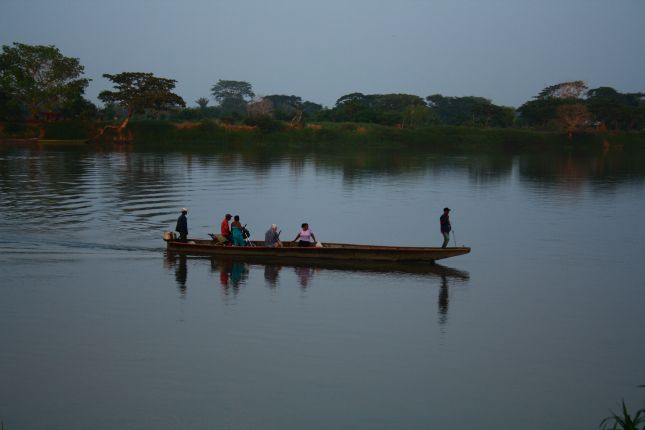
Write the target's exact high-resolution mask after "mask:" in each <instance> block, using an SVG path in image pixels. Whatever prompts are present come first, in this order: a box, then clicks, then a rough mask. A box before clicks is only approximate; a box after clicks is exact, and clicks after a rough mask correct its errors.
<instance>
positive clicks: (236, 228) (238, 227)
mask: <svg viewBox="0 0 645 430" xmlns="http://www.w3.org/2000/svg"><path fill="white" fill-rule="evenodd" d="M231 231H232V234H233V245H235V246H244V234H243V233H242V224H241V223H240V216H239V215H235V218H233V222H232V223H231Z"/></svg>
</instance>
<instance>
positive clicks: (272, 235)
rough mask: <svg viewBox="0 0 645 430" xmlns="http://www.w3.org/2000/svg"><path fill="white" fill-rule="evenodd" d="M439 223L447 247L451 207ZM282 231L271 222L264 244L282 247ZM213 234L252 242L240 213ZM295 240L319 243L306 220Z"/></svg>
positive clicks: (182, 230) (181, 229) (229, 241)
mask: <svg viewBox="0 0 645 430" xmlns="http://www.w3.org/2000/svg"><path fill="white" fill-rule="evenodd" d="M187 214H188V209H186V208H182V209H181V215H180V216H179V218H178V219H177V226H176V227H175V231H177V233H179V240H180V241H182V242H185V241H186V240H187V239H188V220H187V219H186V215H187ZM231 218H232V219H233V222H231ZM439 224H440V226H441V234H442V236H443V244H442V245H441V247H442V248H446V247H447V246H448V242H449V241H450V231H451V230H452V226H451V224H450V208H444V209H443V215H441V217H440V218H439ZM280 233H282V231H278V226H277V225H276V224H271V227H270V228H269V229H268V230H267V231H266V233H265V234H264V245H265V246H269V247H281V246H282V241H281V240H280ZM211 236H212V237H213V239H215V240H217V241H218V242H220V243H222V244H223V245H232V246H247V245H250V244H251V242H250V241H249V236H250V234H249V231H248V230H247V229H246V224H245V225H242V223H241V222H240V216H239V215H235V216H234V217H233V216H232V215H231V214H226V215H225V216H224V219H223V220H222V223H221V225H220V234H215V235H211ZM293 242H298V246H303V247H306V246H314V245H315V244H316V243H317V241H316V236H315V235H314V232H313V231H311V230H310V229H309V224H307V223H306V222H305V223H302V225H301V229H300V232H299V233H298V235H297V236H296V238H295V239H293ZM455 242H456V240H455ZM455 246H456V244H455Z"/></svg>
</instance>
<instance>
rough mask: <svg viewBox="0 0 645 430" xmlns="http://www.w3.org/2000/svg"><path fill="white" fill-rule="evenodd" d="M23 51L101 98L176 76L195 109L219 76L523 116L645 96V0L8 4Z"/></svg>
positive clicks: (78, 0)
mask: <svg viewBox="0 0 645 430" xmlns="http://www.w3.org/2000/svg"><path fill="white" fill-rule="evenodd" d="M13 42H22V43H28V44H43V45H55V46H57V47H58V48H59V49H60V50H61V51H62V53H63V54H64V55H66V56H71V57H77V58H79V59H80V61H81V64H83V65H84V66H85V72H86V75H87V77H89V78H91V79H92V83H91V84H90V87H89V88H88V91H87V95H88V97H89V98H90V99H92V100H93V101H96V95H97V94H98V93H99V92H100V91H101V90H103V89H106V88H108V87H110V86H109V82H108V81H106V80H105V79H104V78H103V77H102V76H101V75H102V74H103V73H119V72H124V71H129V72H135V71H136V72H152V73H154V74H156V75H157V76H162V77H167V78H172V79H176V80H177V81H178V84H177V92H178V93H179V95H181V96H182V97H183V98H184V99H185V100H186V102H187V103H188V105H191V106H193V105H195V100H196V99H197V98H199V97H210V88H211V87H212V86H213V84H215V83H216V82H217V80H218V79H232V80H244V81H248V82H250V83H251V84H252V85H253V89H254V90H255V92H256V94H258V95H269V94H288V95H291V94H294V95H298V96H300V97H302V98H303V99H305V100H310V101H313V102H317V103H321V104H323V105H326V106H331V105H333V104H334V103H335V101H336V99H338V98H339V97H340V96H342V95H344V94H347V93H351V92H363V93H366V94H373V93H395V92H402V93H410V94H416V95H419V96H422V97H426V96H428V95H430V94H436V93H439V94H443V95H446V96H466V95H476V96H483V97H486V98H489V99H491V100H493V102H495V103H497V104H503V105H507V106H514V107H517V106H519V105H521V104H522V103H523V102H525V101H527V100H528V99H530V98H531V97H533V96H535V95H536V94H537V93H538V92H539V91H540V90H541V89H542V88H544V87H545V86H547V85H552V84H556V83H558V82H563V81H568V80H577V79H581V80H584V81H586V82H587V84H588V85H589V86H590V87H591V88H594V87H598V86H612V87H614V88H616V89H617V90H619V91H622V92H634V91H645V0H423V1H421V0H419V1H415V0H395V1H394V0H371V1H367V0H316V1H312V0H297V1H296V0H226V1H224V0H204V1H198V0H182V1H180V0H172V1H165V0H157V1H152V0H149V1H144V0H110V1H95V0H68V1H65V0H60V1H57V0H0V44H2V45H7V44H11V43H13ZM211 103H213V102H211Z"/></svg>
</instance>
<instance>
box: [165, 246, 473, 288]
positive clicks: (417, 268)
mask: <svg viewBox="0 0 645 430" xmlns="http://www.w3.org/2000/svg"><path fill="white" fill-rule="evenodd" d="M185 254H186V253H184V252H178V253H175V252H174V251H170V250H169V251H168V252H167V258H170V259H173V258H175V256H176V255H177V256H182V255H185ZM195 258H208V259H210V261H211V265H212V266H213V267H222V266H225V265H227V264H231V263H232V262H233V261H238V262H244V263H249V264H260V265H263V266H265V269H266V267H272V268H276V270H277V271H279V269H280V268H281V267H283V266H286V267H294V268H298V267H309V268H316V269H323V270H342V271H356V272H373V273H411V274H418V275H431V276H439V277H442V278H443V277H446V278H450V279H457V280H461V281H467V280H469V279H470V274H469V273H468V272H466V271H463V270H457V269H453V268H451V267H447V266H443V265H440V264H425V263H409V262H408V263H405V262H399V263H397V262H379V261H376V262H374V261H363V260H314V259H311V260H295V261H288V260H285V259H284V258H279V259H274V258H265V257H262V258H254V257H245V256H210V257H209V256H206V255H197V256H195ZM265 277H266V274H265Z"/></svg>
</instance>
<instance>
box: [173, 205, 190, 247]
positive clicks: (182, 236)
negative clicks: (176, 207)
mask: <svg viewBox="0 0 645 430" xmlns="http://www.w3.org/2000/svg"><path fill="white" fill-rule="evenodd" d="M187 213H188V209H186V208H181V215H179V218H177V226H176V227H175V231H176V232H177V233H179V240H180V241H181V242H186V240H188V220H187V219H186V214H187Z"/></svg>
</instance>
